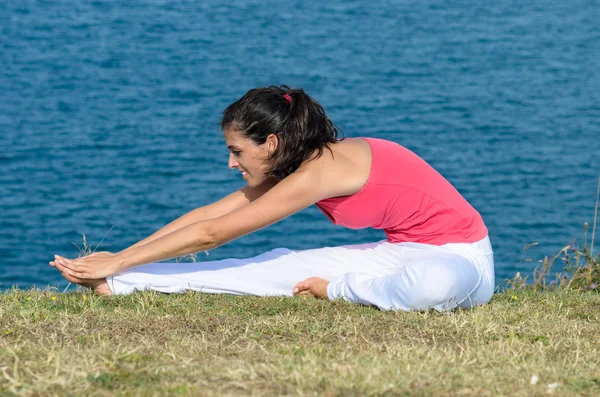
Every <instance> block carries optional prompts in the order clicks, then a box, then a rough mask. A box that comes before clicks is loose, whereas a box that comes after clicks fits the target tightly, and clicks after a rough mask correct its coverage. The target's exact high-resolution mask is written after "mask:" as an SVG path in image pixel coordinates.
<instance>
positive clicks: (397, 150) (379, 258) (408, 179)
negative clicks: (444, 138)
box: [50, 86, 494, 311]
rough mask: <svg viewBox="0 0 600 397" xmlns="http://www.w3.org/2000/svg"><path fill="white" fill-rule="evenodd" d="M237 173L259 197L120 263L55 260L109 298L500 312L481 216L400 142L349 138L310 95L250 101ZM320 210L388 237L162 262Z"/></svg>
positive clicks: (249, 194)
mask: <svg viewBox="0 0 600 397" xmlns="http://www.w3.org/2000/svg"><path fill="white" fill-rule="evenodd" d="M221 127H222V129H223V134H224V136H225V142H226V144H227V147H228V148H229V151H230V154H229V168H232V169H237V170H238V171H239V172H241V173H242V177H243V178H244V180H246V181H247V183H248V184H247V186H244V187H243V188H242V189H240V190H238V191H236V192H234V193H232V194H230V195H228V196H226V197H224V198H223V199H221V200H219V201H217V202H215V203H213V204H210V205H207V206H204V207H200V208H197V209H195V210H192V211H190V212H189V213H187V214H185V215H183V216H182V217H180V218H178V219H176V220H175V221H173V222H171V223H169V224H168V225H166V226H164V227H163V228H162V229H160V230H158V231H157V232H156V233H154V234H152V235H151V236H149V237H147V238H146V239H144V240H141V241H140V242H138V243H136V244H134V245H132V246H131V247H129V248H127V249H125V250H123V251H121V252H118V253H110V252H98V253H94V254H91V255H88V256H85V257H82V258H78V259H67V258H64V257H61V256H58V255H55V260H53V261H52V262H50V265H51V266H54V267H56V268H57V269H58V270H60V272H61V273H62V275H63V276H64V277H65V278H66V279H67V280H69V281H70V282H72V283H77V284H81V285H84V286H86V287H90V288H93V289H94V290H96V292H98V293H99V294H128V293H132V292H133V291H135V290H144V289H153V290H156V291H161V292H168V293H175V292H182V291H185V290H194V291H202V292H207V293H228V294H249V295H258V296H272V295H312V296H315V297H320V298H325V299H336V298H343V299H345V300H348V301H351V302H356V303H361V304H367V305H375V306H377V307H379V308H380V309H382V310H399V309H400V310H407V311H408V310H427V309H430V308H433V309H436V310H440V311H441V310H446V309H452V308H455V307H471V306H473V305H476V304H483V303H486V302H488V301H489V300H490V299H491V297H492V293H493V290H494V260H493V252H492V248H491V245H490V242H489V239H488V236H487V235H488V232H487V228H486V226H485V225H484V223H483V220H482V218H481V216H480V215H479V213H478V212H477V211H476V210H475V209H474V208H473V207H471V205H469V203H467V201H466V200H465V199H464V198H463V197H462V196H461V195H460V194H459V193H458V191H457V190H456V189H455V188H454V187H453V186H452V185H451V184H450V183H449V182H448V181H447V180H446V179H445V178H444V177H442V176H441V175H440V174H439V173H438V172H437V171H435V170H434V169H433V168H432V167H431V166H430V165H428V164H427V163H426V162H425V161H424V160H423V159H421V158H420V157H418V156H417V155H416V154H414V153H413V152H411V151H410V150H408V149H406V148H404V147H402V146H400V145H399V144H397V143H394V142H391V141H387V140H383V139H377V138H341V139H338V129H337V128H336V127H335V126H334V124H333V123H332V122H331V120H329V119H328V118H327V116H326V115H325V111H324V110H323V108H322V107H321V106H320V105H319V104H318V103H317V102H316V101H314V100H313V99H312V98H311V97H310V96H308V95H307V94H306V93H305V92H304V91H303V90H301V89H290V88H289V87H287V86H281V87H274V86H271V87H268V88H257V89H252V90H250V91H248V92H247V93H246V94H245V95H244V96H243V97H242V98H241V99H239V100H238V101H236V102H234V103H233V104H231V105H230V106H229V107H228V108H227V109H226V110H225V112H224V113H223V119H222V122H221ZM313 204H315V205H316V206H317V207H318V208H319V209H320V210H321V211H322V212H323V213H324V214H325V215H326V216H327V218H328V219H329V220H330V221H331V222H333V223H334V224H336V225H341V226H345V227H348V228H352V229H361V228H367V227H372V228H376V229H383V230H384V231H385V233H386V235H387V239H386V240H381V241H378V242H373V243H367V244H355V245H343V246H338V247H324V248H318V249H310V250H299V251H295V250H289V249H285V248H278V249H275V250H272V251H269V252H266V253H264V254H261V255H258V256H256V257H254V258H247V259H234V258H232V259H224V260H218V261H207V262H200V263H166V262H159V261H162V260H165V259H169V258H175V257H178V256H182V255H186V254H190V253H195V252H199V251H205V250H210V249H212V248H215V247H218V246H221V245H223V244H225V243H227V242H229V241H232V240H234V239H236V238H239V237H242V236H244V235H246V234H248V233H252V232H254V231H257V230H260V229H262V228H264V227H267V226H269V225H272V224H273V223H276V222H278V221H280V220H282V219H284V218H286V217H288V216H290V215H292V214H294V213H296V212H298V211H300V210H302V209H304V208H307V207H309V206H311V205H313Z"/></svg>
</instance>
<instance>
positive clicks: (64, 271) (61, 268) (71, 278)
mask: <svg viewBox="0 0 600 397" xmlns="http://www.w3.org/2000/svg"><path fill="white" fill-rule="evenodd" d="M55 267H56V268H57V269H58V270H59V271H60V273H61V274H62V276H63V277H64V278H66V279H67V280H68V281H70V282H71V283H75V284H81V283H82V282H83V280H82V279H81V278H78V277H75V276H73V275H71V274H69V272H68V271H67V269H66V268H65V267H64V266H62V265H61V264H60V263H58V262H55Z"/></svg>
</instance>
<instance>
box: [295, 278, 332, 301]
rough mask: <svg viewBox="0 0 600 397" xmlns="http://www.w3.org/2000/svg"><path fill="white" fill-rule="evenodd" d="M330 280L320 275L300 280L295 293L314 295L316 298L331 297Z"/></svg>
mask: <svg viewBox="0 0 600 397" xmlns="http://www.w3.org/2000/svg"><path fill="white" fill-rule="evenodd" d="M328 285H329V281H327V280H325V279H323V278H320V277H310V278H307V279H306V280H304V281H301V282H299V283H298V284H296V286H295V287H294V289H293V291H292V292H293V294H294V295H300V296H314V297H315V298H322V299H329V297H328V296H327V286H328Z"/></svg>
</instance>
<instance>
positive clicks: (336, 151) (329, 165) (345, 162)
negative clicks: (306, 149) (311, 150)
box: [298, 139, 372, 197]
mask: <svg viewBox="0 0 600 397" xmlns="http://www.w3.org/2000/svg"><path fill="white" fill-rule="evenodd" d="M329 148H330V149H331V150H329V149H328V148H327V147H325V148H323V154H322V155H321V157H319V158H317V159H315V160H312V161H305V162H304V163H302V165H301V166H300V168H299V169H298V171H301V172H303V173H306V174H308V175H310V179H311V180H314V181H315V182H316V183H318V184H319V185H322V186H327V190H328V196H330V197H338V196H349V195H352V194H354V193H357V192H359V191H360V190H361V189H362V188H363V187H364V186H365V184H366V183H367V181H368V180H369V175H370V172H371V157H372V154H371V146H370V145H369V143H368V142H367V141H366V140H364V139H348V140H343V141H340V142H336V143H334V144H331V145H329Z"/></svg>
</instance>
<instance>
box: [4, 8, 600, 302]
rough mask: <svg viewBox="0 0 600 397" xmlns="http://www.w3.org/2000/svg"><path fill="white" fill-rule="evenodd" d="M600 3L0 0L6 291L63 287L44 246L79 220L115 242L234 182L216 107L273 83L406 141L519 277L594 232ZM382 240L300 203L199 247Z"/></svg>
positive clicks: (52, 247)
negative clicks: (261, 225) (258, 225)
mask: <svg viewBox="0 0 600 397" xmlns="http://www.w3.org/2000/svg"><path fill="white" fill-rule="evenodd" d="M599 20H600V4H599V3H598V2H597V1H581V0H575V1H571V2H558V1H543V0H533V1H531V2H525V3H515V2H493V3H492V2H479V1H474V0H473V1H465V0H457V1H435V2H420V1H369V2H367V1H360V2H358V1H341V0H337V1H329V2H301V1H293V2H281V1H271V0H269V1H235V2H228V3H225V4H223V2H220V1H214V0H205V1H201V2H192V1H172V0H170V1H159V0H146V1H137V2H134V3H133V4H132V3H130V2H118V1H76V2H73V1H66V0H60V1H18V2H17V1H2V2H0V283H1V284H0V288H2V289H6V288H10V287H12V286H14V285H17V286H18V287H20V288H26V287H30V286H38V287H45V286H48V285H51V286H55V287H57V288H59V289H60V291H62V290H63V289H64V288H65V287H66V286H67V284H68V283H67V282H66V281H64V280H63V279H62V277H61V276H60V273H58V271H56V270H54V269H53V268H51V267H49V266H48V262H49V261H50V260H52V259H53V255H54V254H60V255H64V256H67V257H76V256H78V253H79V250H78V248H77V247H76V245H77V246H79V247H82V246H83V242H84V240H83V237H84V235H85V238H86V243H87V244H88V245H90V246H91V247H92V248H94V247H96V246H97V245H98V244H99V243H100V242H101V241H102V244H101V245H100V247H99V248H98V249H99V250H108V251H119V250H122V249H124V248H126V247H128V246H129V245H131V244H133V243H135V242H137V241H139V240H140V239H142V238H144V237H146V236H148V235H150V234H151V233H153V232H154V231H156V230H157V229H159V228H160V227H162V226H163V225H165V224H167V223H168V222H170V221H172V220H173V219H175V218H177V217H179V216H181V215H183V214H184V213H186V212H187V211H190V210H192V209H193V208H196V207H199V206H202V205H205V204H208V203H211V202H214V201H216V200H218V199H219V198H221V197H223V196H225V195H226V194H228V193H230V192H232V191H233V190H236V189H238V188H240V187H242V186H243V185H244V181H243V180H242V178H241V175H240V174H239V172H237V171H236V170H229V169H228V167H227V160H228V151H227V148H226V147H225V145H224V139H223V136H222V133H221V131H220V128H219V121H220V116H221V112H222V111H223V110H224V109H225V107H226V106H227V105H228V104H229V103H231V102H233V101H235V100H236V99H238V98H239V97H240V96H242V95H243V94H244V93H245V92H246V91H247V90H248V89H250V88H253V87H256V86H265V85H271V84H277V85H278V84H287V85H290V86H292V87H302V88H304V89H305V90H306V91H307V92H308V93H309V94H311V95H312V96H313V97H314V98H316V99H317V100H318V101H319V102H320V103H321V104H322V105H323V106H324V108H325V109H326V111H327V112H328V115H329V116H330V118H331V119H332V120H333V121H334V122H335V123H336V124H337V125H338V126H339V127H340V128H341V129H342V131H343V132H344V134H345V136H348V137H357V136H367V137H381V138H385V139H389V140H393V141H395V142H398V143H400V144H402V145H404V146H406V147H408V148H409V149H411V150H413V151H414V152H416V153H417V154H418V155H420V156H421V157H422V158H424V159H425V160H426V161H428V162H429V163H430V164H431V165H433V166H434V167H435V168H436V169H437V170H438V171H439V172H440V173H441V174H442V175H444V176H445V177H446V178H447V179H448V180H449V181H450V182H452V183H453V184H454V186H456V188H457V189H458V190H459V191H460V192H461V193H462V195H463V196H464V197H465V198H466V199H467V200H468V201H469V202H470V203H471V204H472V205H473V206H474V207H475V208H476V209H477V210H478V211H479V212H480V213H481V214H482V216H483V219H484V221H485V222H486V224H487V226H488V229H489V232H490V238H491V241H492V245H493V247H494V250H495V258H496V282H497V284H501V283H503V282H504V279H505V278H508V277H513V276H514V275H515V273H516V272H518V271H520V272H521V274H522V275H529V276H530V277H531V274H532V271H533V269H534V267H535V265H536V264H537V260H539V259H542V258H543V256H544V255H553V254H555V253H557V252H558V251H559V250H560V249H561V248H562V247H563V246H565V245H567V244H569V243H571V242H572V241H573V240H574V239H575V244H576V245H578V246H579V247H581V246H582V244H583V236H584V232H583V223H584V222H586V221H587V222H589V223H590V231H589V232H588V244H589V243H590V241H589V240H590V236H591V225H592V223H593V216H594V208H595V200H596V191H597V190H596V189H597V183H598V174H599V172H600V24H599V23H598V21H599ZM598 235H600V230H599V231H597V233H596V246H597V249H598V250H599V251H600V238H599V237H598ZM384 238H385V235H384V233H383V231H381V230H371V229H364V230H348V229H344V228H342V227H339V226H334V225H332V224H331V223H329V221H328V220H327V219H326V218H325V216H324V215H323V214H321V213H320V211H319V210H318V209H317V208H316V207H314V206H313V207H311V208H308V209H306V210H304V211H302V212H300V213H298V214H295V215H293V216H291V217H290V218H287V219H285V220H283V221H281V222H279V223H277V224H275V225H273V226H271V227H268V228H266V229H263V230H261V231H259V232H256V233H253V234H251V235H248V236H245V237H243V238H240V239H238V240H236V241H233V242H231V243H229V244H226V245H224V246H222V247H219V248H217V249H215V250H213V251H210V252H209V255H208V256H207V255H206V254H204V253H201V254H200V255H198V261H206V260H214V259H222V258H227V257H238V258H242V257H250V256H255V255H258V254H260V253H262V252H264V251H267V250H271V249H275V248H278V247H287V248H290V249H309V248H317V247H322V246H334V245H341V244H355V243H363V242H369V241H378V240H381V239H384ZM531 243H538V245H537V246H534V247H532V248H530V249H528V250H526V251H525V252H524V251H523V250H524V247H525V246H527V245H529V244H531ZM561 266H562V265H561V263H560V261H556V262H555V269H554V270H555V271H560V270H561ZM71 288H73V287H71Z"/></svg>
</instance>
